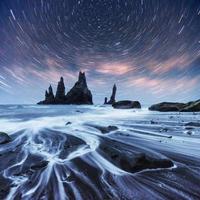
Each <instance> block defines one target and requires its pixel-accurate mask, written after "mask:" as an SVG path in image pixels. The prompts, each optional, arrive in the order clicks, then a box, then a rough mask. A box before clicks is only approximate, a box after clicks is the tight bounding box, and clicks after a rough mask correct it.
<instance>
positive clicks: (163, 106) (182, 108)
mask: <svg viewBox="0 0 200 200" xmlns="http://www.w3.org/2000/svg"><path fill="white" fill-rule="evenodd" d="M149 110H152V111H160V112H200V100H198V101H191V102H188V103H177V102H175V103H174V102H162V103H158V104H154V105H152V106H151V107H149Z"/></svg>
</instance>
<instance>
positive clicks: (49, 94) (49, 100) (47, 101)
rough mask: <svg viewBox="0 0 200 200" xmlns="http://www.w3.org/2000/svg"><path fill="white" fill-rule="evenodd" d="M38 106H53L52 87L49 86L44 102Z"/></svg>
mask: <svg viewBox="0 0 200 200" xmlns="http://www.w3.org/2000/svg"><path fill="white" fill-rule="evenodd" d="M38 104H55V97H54V94H53V89H52V86H51V85H50V86H49V89H48V91H47V90H46V92H45V100H44V101H40V102H39V103H38Z"/></svg>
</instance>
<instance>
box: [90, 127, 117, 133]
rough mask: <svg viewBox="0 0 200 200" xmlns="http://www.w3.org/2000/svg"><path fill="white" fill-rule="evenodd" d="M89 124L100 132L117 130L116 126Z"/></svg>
mask: <svg viewBox="0 0 200 200" xmlns="http://www.w3.org/2000/svg"><path fill="white" fill-rule="evenodd" d="M90 126H92V127H94V128H96V129H98V130H99V131H101V133H109V132H111V131H116V130H118V128H117V127H116V126H96V125H90Z"/></svg>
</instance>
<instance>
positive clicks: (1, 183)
mask: <svg viewBox="0 0 200 200" xmlns="http://www.w3.org/2000/svg"><path fill="white" fill-rule="evenodd" d="M10 185H11V182H10V180H9V179H6V178H4V177H3V176H0V199H6V196H7V195H8V193H9V192H10Z"/></svg>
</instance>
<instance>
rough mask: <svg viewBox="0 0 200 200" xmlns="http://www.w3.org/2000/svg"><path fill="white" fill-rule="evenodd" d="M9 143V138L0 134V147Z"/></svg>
mask: <svg viewBox="0 0 200 200" xmlns="http://www.w3.org/2000/svg"><path fill="white" fill-rule="evenodd" d="M10 141H11V138H10V136H8V134H6V133H4V132H0V145H1V144H6V143H8V142H10Z"/></svg>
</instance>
